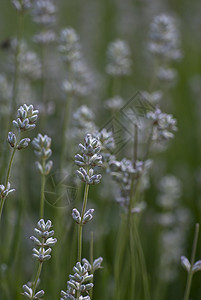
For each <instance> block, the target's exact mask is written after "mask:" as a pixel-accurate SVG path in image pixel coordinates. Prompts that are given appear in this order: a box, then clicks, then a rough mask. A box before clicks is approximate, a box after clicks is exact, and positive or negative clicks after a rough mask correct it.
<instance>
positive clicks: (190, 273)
mask: <svg viewBox="0 0 201 300" xmlns="http://www.w3.org/2000/svg"><path fill="white" fill-rule="evenodd" d="M199 227H200V226H199V224H198V223H197V224H196V226H195V235H194V241H193V248H192V253H191V267H190V270H189V273H188V278H187V283H186V289H185V293H184V299H183V300H188V299H189V295H190V290H191V283H192V278H193V265H194V262H195V253H196V248H197V242H198V235H199Z"/></svg>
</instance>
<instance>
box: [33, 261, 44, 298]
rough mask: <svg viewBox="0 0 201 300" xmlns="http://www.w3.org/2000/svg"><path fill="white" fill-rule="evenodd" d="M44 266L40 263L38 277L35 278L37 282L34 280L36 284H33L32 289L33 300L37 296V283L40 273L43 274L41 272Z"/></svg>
mask: <svg viewBox="0 0 201 300" xmlns="http://www.w3.org/2000/svg"><path fill="white" fill-rule="evenodd" d="M42 265H43V263H42V262H39V266H38V270H37V273H36V277H35V280H34V283H33V288H32V291H33V295H32V297H31V300H32V299H34V295H35V292H36V286H37V282H38V279H39V277H40V273H41V270H42Z"/></svg>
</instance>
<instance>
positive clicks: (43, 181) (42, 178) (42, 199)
mask: <svg viewBox="0 0 201 300" xmlns="http://www.w3.org/2000/svg"><path fill="white" fill-rule="evenodd" d="M42 168H43V170H44V169H45V161H44V160H43V165H42ZM44 191H45V175H44V174H42V176H41V194H40V218H41V219H43V218H44Z"/></svg>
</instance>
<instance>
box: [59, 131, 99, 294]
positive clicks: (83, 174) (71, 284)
mask: <svg viewBox="0 0 201 300" xmlns="http://www.w3.org/2000/svg"><path fill="white" fill-rule="evenodd" d="M79 148H80V151H81V153H82V154H81V155H80V154H76V155H75V163H76V164H77V165H78V166H79V167H81V168H79V170H77V171H76V174H77V176H78V177H79V178H80V180H82V181H83V182H85V191H84V199H83V204H82V211H81V213H80V212H79V211H78V209H77V208H74V209H73V210H72V217H73V219H74V220H75V222H76V223H77V224H78V226H79V227H78V257H77V263H76V265H75V267H74V268H73V271H74V275H70V276H69V279H70V280H69V281H68V282H67V288H68V289H67V291H66V292H64V291H61V296H62V298H61V299H72V300H73V299H77V300H81V299H86V300H87V299H88V300H89V299H92V298H91V297H90V296H89V295H88V291H89V290H91V289H92V288H93V283H88V281H91V280H92V279H93V273H94V271H95V270H96V269H98V268H100V264H101V262H102V258H101V257H100V258H98V259H97V260H95V261H94V262H93V264H92V265H91V264H90V263H89V262H88V261H87V260H86V259H83V260H82V239H83V237H82V231H83V226H84V225H85V224H86V223H88V222H89V221H91V220H92V218H93V213H94V209H88V210H87V211H86V207H87V200H88V192H89V186H90V185H94V184H98V183H100V180H101V175H100V174H95V173H94V171H95V169H96V168H97V167H100V166H101V165H102V156H101V155H100V154H99V153H100V150H101V148H100V142H99V139H98V138H96V137H93V136H92V135H91V134H89V133H88V134H87V135H86V136H85V138H84V145H82V144H79ZM89 271H90V272H91V274H90V275H89V273H88V272H89Z"/></svg>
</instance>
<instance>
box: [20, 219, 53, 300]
mask: <svg viewBox="0 0 201 300" xmlns="http://www.w3.org/2000/svg"><path fill="white" fill-rule="evenodd" d="M51 227H52V222H51V221H50V220H48V221H47V222H46V223H45V221H44V220H43V219H40V220H39V221H38V223H37V227H36V228H35V229H34V231H35V234H36V236H37V237H35V236H31V237H30V239H31V240H32V241H33V243H34V245H35V246H36V247H37V248H38V249H37V248H33V257H34V258H35V259H36V260H37V261H38V269H37V272H36V275H35V279H34V281H33V282H31V283H28V284H24V285H23V290H24V293H23V295H24V296H25V297H26V298H28V299H31V300H32V299H40V298H41V297H42V296H43V295H44V291H43V290H40V291H38V292H36V288H37V284H38V281H39V278H40V274H41V270H42V266H43V263H44V262H45V261H47V260H49V259H50V258H51V254H50V253H51V252H52V247H53V246H54V245H55V244H56V242H57V239H56V238H53V237H52V236H53V235H54V230H50V229H51Z"/></svg>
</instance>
